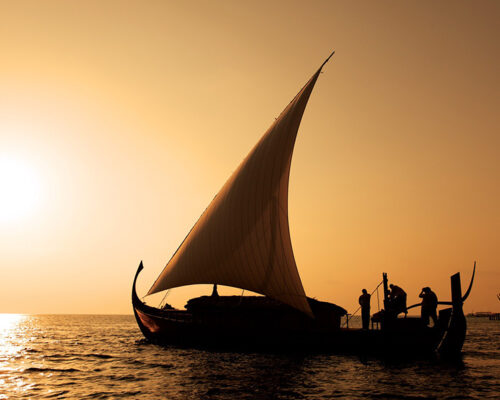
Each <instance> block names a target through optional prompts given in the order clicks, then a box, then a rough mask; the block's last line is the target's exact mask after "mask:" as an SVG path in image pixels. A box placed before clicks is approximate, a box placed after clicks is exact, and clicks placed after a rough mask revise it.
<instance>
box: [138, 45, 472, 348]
mask: <svg viewBox="0 0 500 400" xmlns="http://www.w3.org/2000/svg"><path fill="white" fill-rule="evenodd" d="M333 54H334V53H332V54H330V56H329V57H328V58H327V59H326V60H325V61H324V62H323V64H322V65H321V66H320V67H319V69H318V70H317V71H316V72H315V73H314V75H313V76H312V77H311V78H310V79H309V81H308V82H307V83H306V84H305V85H304V86H303V87H302V89H301V90H300V91H299V93H298V94H297V95H296V96H295V98H294V99H293V100H292V101H291V102H290V103H289V104H288V106H287V107H286V108H285V109H284V110H283V112H282V113H281V114H280V115H279V117H278V118H277V119H276V120H275V121H274V123H273V124H272V125H271V127H270V128H269V129H268V130H267V131H266V132H265V133H264V135H263V136H262V137H261V139H260V140H259V141H258V142H257V144H256V145H255V146H254V147H253V148H252V149H251V150H250V152H249V154H248V155H247V156H246V157H245V159H244V160H243V161H242V162H241V164H240V165H239V167H238V168H237V169H236V170H235V172H234V173H233V174H232V175H231V176H230V177H229V179H228V180H227V181H226V183H225V184H224V185H223V186H222V188H221V189H220V191H219V192H218V194H217V195H216V197H215V198H214V199H213V200H212V202H211V203H210V204H209V206H208V207H207V208H206V210H205V211H204V212H203V214H202V215H201V217H200V218H199V219H198V221H197V222H196V223H195V225H194V226H193V227H192V228H191V230H190V231H189V233H188V235H187V236H186V237H185V239H184V240H183V242H182V243H181V244H180V246H179V247H178V249H177V251H176V252H175V253H174V255H173V256H172V258H171V259H170V261H169V262H168V263H167V265H166V266H165V268H164V269H163V271H162V272H161V273H160V275H159V276H158V278H157V279H156V281H155V282H154V283H153V285H152V287H151V288H150V289H149V291H148V293H147V295H151V294H154V293H158V292H161V291H165V290H169V289H173V288H176V287H180V286H185V285H194V284H213V285H225V286H231V287H235V288H240V289H243V290H248V291H251V292H255V293H257V294H260V295H262V296H219V295H218V293H217V290H216V286H214V292H213V293H212V295H211V296H201V297H198V298H194V299H191V300H189V301H188V303H187V305H186V309H185V310H177V309H173V308H171V307H152V306H150V305H147V304H145V303H144V302H143V301H142V300H141V299H140V298H139V297H138V295H137V293H136V281H137V277H138V275H139V273H140V271H141V270H142V269H143V264H142V261H141V263H140V265H139V267H138V269H137V272H136V274H135V278H134V281H133V285H132V305H133V310H134V315H135V317H136V320H137V323H138V325H139V328H140V330H141V331H142V333H143V334H144V336H145V337H146V339H148V340H149V341H151V342H154V343H160V344H166V345H178V346H189V347H193V346H195V347H197V346H200V347H208V348H237V349H252V350H254V349H257V350H261V349H262V350H278V349H284V350H295V349H306V350H307V349H311V350H320V351H341V352H352V351H364V352H370V353H377V352H382V353H387V352H392V351H396V352H399V353H401V352H404V351H411V352H415V353H422V352H435V351H437V350H439V351H441V352H442V353H449V354H457V353H459V352H460V351H461V348H462V345H463V342H464V339H465V332H466V323H465V317H464V314H463V310H462V304H463V301H465V298H466V296H468V293H467V295H466V296H464V297H462V295H461V288H460V275H459V274H455V275H454V276H453V277H452V280H451V281H452V297H453V300H452V302H447V303H446V304H450V305H452V307H451V308H449V309H447V310H441V312H440V319H439V326H436V327H434V328H430V327H427V326H425V325H424V324H423V323H422V320H421V319H420V318H410V317H408V318H394V316H392V317H391V318H389V317H388V315H389V313H387V316H386V318H383V319H382V321H381V322H382V323H381V324H379V326H380V328H379V329H371V330H362V329H352V328H343V327H341V319H342V318H343V317H344V316H345V315H346V314H347V311H346V310H345V309H344V308H342V307H340V306H338V305H335V304H332V303H329V302H323V301H319V300H315V299H312V298H310V297H307V296H306V293H305V291H304V288H303V285H302V282H301V279H300V275H299V272H298V269H297V265H296V263H295V258H294V254H293V249H292V243H291V238H290V230H289V222H288V183H289V173H290V165H291V161H292V153H293V148H294V144H295V139H296V136H297V132H298V129H299V125H300V122H301V119H302V115H303V113H304V110H305V108H306V105H307V102H308V100H309V97H310V95H311V92H312V90H313V88H314V85H315V84H316V81H317V80H318V77H319V76H320V73H321V71H322V69H323V67H324V66H325V64H326V63H327V62H328V61H329V60H330V58H331V57H332V56H333ZM384 279H385V281H384V282H385V283H384V286H385V289H386V290H385V291H384V294H385V301H386V305H389V298H388V297H387V293H388V290H387V278H386V275H384ZM470 286H472V281H471V285H470ZM468 292H470V287H469V291H468Z"/></svg>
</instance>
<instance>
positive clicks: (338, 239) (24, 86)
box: [0, 0, 500, 313]
mask: <svg viewBox="0 0 500 400" xmlns="http://www.w3.org/2000/svg"><path fill="white" fill-rule="evenodd" d="M499 20H500V3H498V2H495V1H481V0H480V1H475V2H472V1H440V2H434V1H406V2H400V1H378V2H372V1H366V2H362V1H361V2H348V1H339V2H336V1H310V2H303V1H271V2H269V1H252V2H243V1H214V0H211V1H191V2H176V1H127V2H124V1H105V2H102V1H85V2H69V1H44V2H39V1H19V2H15V1H1V2H0V52H1V54H2V63H0V184H1V191H0V196H1V198H0V271H1V275H0V281H1V282H2V287H1V290H0V313H1V312H13V313H14V312H15V313H131V304H130V286H131V283H132V278H133V275H134V273H135V270H136V268H137V265H138V264H139V261H140V260H144V264H145V267H146V269H145V270H144V272H143V274H142V275H141V278H140V282H139V285H138V289H139V292H140V293H141V294H143V293H145V292H146V291H147V289H148V288H149V287H150V286H151V284H152V283H153V281H154V280H155V278H156V276H157V275H158V274H159V273H160V271H161V270H162V268H163V266H164V265H165V263H166V262H167V261H168V260H169V258H170V257H171V255H172V253H173V252H174V251H175V249H176V248H177V247H178V245H179V244H180V242H181V241H182V239H183V238H184V236H185V235H186V234H187V232H188V231H189V229H190V228H191V226H192V225H193V224H194V222H195V221H196V220H197V218H198V217H199V215H200V214H201V213H202V212H203V210H204V209H205V207H206V206H207V205H208V203H209V202H210V200H211V199H212V198H213V196H214V195H215V194H216V193H217V191H218V190H219V189H220V187H221V186H222V185H223V183H224V182H225V180H226V179H227V178H228V177H229V175H230V174H231V172H232V171H233V170H234V169H235V168H236V167H237V165H238V164H239V163H240V162H241V160H242V159H243V157H244V156H245V155H246V154H247V153H248V151H249V150H250V148H251V147H252V146H253V145H254V144H255V143H256V142H257V140H258V139H259V138H260V136H261V135H262V134H263V133H264V132H265V130H266V129H267V128H268V127H269V125H270V124H271V123H272V121H273V120H274V118H275V117H276V116H277V115H278V114H279V113H280V112H281V111H282V109H283V108H284V107H285V106H286V105H287V104H288V102H289V101H290V100H291V99H292V98H293V96H295V94H296V93H297V92H298V90H299V89H300V88H301V87H302V85H303V84H304V83H305V82H306V81H307V80H308V79H309V78H310V76H311V75H312V74H313V73H314V71H315V70H316V69H317V68H318V67H319V65H320V64H321V63H322V62H323V60H324V59H325V58H326V57H327V56H328V54H329V53H330V52H331V50H333V49H335V50H336V55H335V56H334V58H333V59H332V60H331V61H330V62H329V63H328V64H327V65H326V67H325V69H324V73H323V74H322V75H321V76H320V78H319V80H318V82H317V84H316V88H315V90H314V92H313V94H312V96H311V99H310V102H309V106H308V108H307V109H306V111H305V115H304V119H303V121H302V126H301V129H300V130H299V135H298V138H297V143H296V148H295V153H294V158H293V161H292V170H291V179H290V201H289V206H290V229H291V235H292V243H293V246H294V252H295V257H296V261H297V265H298V268H299V272H300V274H301V277H302V281H303V284H304V288H305V290H306V293H307V294H308V295H309V296H311V297H316V298H318V299H321V300H327V301H331V302H334V303H337V304H339V305H341V306H343V307H345V308H347V309H349V311H350V312H352V311H354V309H355V308H356V307H357V297H358V296H359V294H360V290H361V289H362V288H363V287H366V288H367V289H368V290H371V289H372V288H374V287H375V286H376V285H377V284H378V283H379V281H380V280H381V274H382V272H388V274H389V279H390V280H391V281H393V282H395V283H398V284H399V285H400V286H402V287H403V288H405V289H406V291H407V293H408V297H409V299H408V301H409V302H410V303H413V302H417V301H418V293H419V291H420V289H421V288H422V286H431V287H432V288H433V289H435V291H436V292H437V294H438V296H439V298H440V299H442V300H447V299H449V298H450V289H449V285H450V284H449V276H450V275H452V274H453V273H455V272H457V271H460V272H461V274H462V286H463V287H464V286H466V285H467V284H468V281H469V279H470V274H471V270H472V265H473V261H474V260H477V262H478V271H477V281H476V286H475V287H474V289H473V291H472V294H471V297H470V300H469V301H468V302H467V303H466V307H465V309H466V311H467V312H469V311H473V310H474V311H480V310H490V311H500V303H499V302H498V300H497V298H496V293H498V292H500V279H499V278H500V243H499V236H498V235H499V232H500V208H499V207H500V206H499V205H500V164H499V152H500V135H499V129H498V127H499V122H500V121H499V112H498V110H500V99H499V93H500V85H499V75H498V65H499V64H500V59H499V58H500V42H499V40H498V38H499V37H500V28H499V25H498V21H499ZM205 293H209V289H208V288H206V287H202V288H200V287H187V288H181V289H178V290H173V291H172V292H171V293H170V294H169V302H171V303H172V304H174V305H176V306H183V305H184V303H185V301H186V300H187V299H188V298H189V297H191V296H195V295H199V294H205ZM231 293H232V292H231ZM237 293H240V291H237ZM156 296H157V297H153V298H152V299H151V302H153V303H154V302H155V301H159V300H160V299H161V295H156ZM372 307H373V308H375V309H376V300H375V303H372Z"/></svg>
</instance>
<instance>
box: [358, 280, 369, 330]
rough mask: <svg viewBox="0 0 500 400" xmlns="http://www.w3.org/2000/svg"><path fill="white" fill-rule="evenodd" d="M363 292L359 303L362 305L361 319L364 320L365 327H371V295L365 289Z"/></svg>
mask: <svg viewBox="0 0 500 400" xmlns="http://www.w3.org/2000/svg"><path fill="white" fill-rule="evenodd" d="M361 292H362V293H363V294H362V295H361V296H359V305H360V306H361V320H362V321H363V329H366V330H367V329H369V328H370V297H371V296H370V295H369V294H368V292H367V291H366V289H363V290H362V291H361Z"/></svg>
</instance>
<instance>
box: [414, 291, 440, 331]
mask: <svg viewBox="0 0 500 400" xmlns="http://www.w3.org/2000/svg"><path fill="white" fill-rule="evenodd" d="M418 297H420V298H422V308H421V316H422V319H423V320H424V323H425V325H429V317H431V318H432V321H433V322H434V326H436V325H437V319H438V318H437V313H436V309H437V305H438V298H437V296H436V293H434V292H433V291H432V290H431V288H430V287H424V288H423V289H422V291H421V292H420V294H419V295H418Z"/></svg>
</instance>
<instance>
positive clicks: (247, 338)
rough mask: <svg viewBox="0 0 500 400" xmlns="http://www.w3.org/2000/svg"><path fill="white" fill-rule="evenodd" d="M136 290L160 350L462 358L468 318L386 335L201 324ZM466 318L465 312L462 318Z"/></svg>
mask: <svg viewBox="0 0 500 400" xmlns="http://www.w3.org/2000/svg"><path fill="white" fill-rule="evenodd" d="M139 272H140V269H139V270H138V271H137V274H136V278H135V279H134V285H133V290H132V304H133V309H134V314H135V317H136V320H137V323H138V325H139V328H140V329H141V331H142V333H143V334H144V336H145V337H146V339H147V340H149V341H151V342H152V343H156V344H161V345H174V346H180V347H192V348H205V349H215V350H236V351H273V352H295V351H312V352H335V353H350V354H372V355H378V356H398V357H399V356H424V355H431V354H434V353H436V352H437V351H440V350H441V349H445V351H442V353H443V354H445V355H447V356H456V355H457V354H460V351H461V349H462V344H463V340H464V338H465V318H463V320H462V318H460V313H459V312H454V311H455V310H453V311H452V309H451V308H450V309H447V310H443V311H441V313H440V323H439V324H438V326H437V327H433V328H429V327H426V326H424V325H423V323H422V322H421V320H420V318H410V317H408V318H400V319H398V320H396V321H393V322H392V323H391V324H385V327H384V329H382V330H362V329H343V328H340V329H332V328H321V327H318V326H314V325H310V326H307V327H305V328H302V329H301V328H297V326H272V325H271V324H261V323H259V321H253V322H255V323H252V321H248V320H246V321H245V323H244V324H242V323H238V322H235V321H234V320H232V319H230V318H229V319H226V318H221V319H218V320H217V321H211V320H200V319H199V318H195V317H193V315H192V314H191V313H190V312H188V311H179V310H160V309H157V308H154V307H150V306H148V305H146V304H144V303H143V302H142V301H141V300H140V299H139V298H138V296H137V294H136V292H135V280H136V279H137V275H138V273H139ZM462 317H463V313H462Z"/></svg>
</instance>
